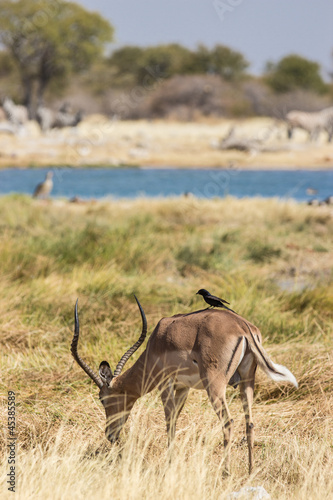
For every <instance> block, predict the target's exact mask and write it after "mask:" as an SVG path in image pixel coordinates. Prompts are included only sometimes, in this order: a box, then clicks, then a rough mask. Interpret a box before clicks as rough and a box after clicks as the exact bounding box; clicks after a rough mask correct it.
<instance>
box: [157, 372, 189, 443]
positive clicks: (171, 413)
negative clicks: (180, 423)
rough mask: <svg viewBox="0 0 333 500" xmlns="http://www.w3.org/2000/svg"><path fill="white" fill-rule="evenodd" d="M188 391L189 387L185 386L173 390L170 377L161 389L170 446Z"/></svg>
mask: <svg viewBox="0 0 333 500" xmlns="http://www.w3.org/2000/svg"><path fill="white" fill-rule="evenodd" d="M188 393H189V389H188V388H186V387H184V388H182V389H177V390H175V388H174V384H173V381H172V380H171V379H170V380H169V381H168V382H167V383H166V385H165V386H164V387H163V390H162V391H161V398H162V402H163V407H164V413H165V421H166V427H167V435H168V445H169V446H171V444H172V442H173V440H174V438H175V434H176V424H177V419H178V417H179V414H180V412H181V411H182V409H183V407H184V404H185V402H186V398H187V395H188Z"/></svg>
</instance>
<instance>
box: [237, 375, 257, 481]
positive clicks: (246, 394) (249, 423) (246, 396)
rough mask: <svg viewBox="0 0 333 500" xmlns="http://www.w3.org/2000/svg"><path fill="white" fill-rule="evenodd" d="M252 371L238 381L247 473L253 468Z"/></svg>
mask: <svg viewBox="0 0 333 500" xmlns="http://www.w3.org/2000/svg"><path fill="white" fill-rule="evenodd" d="M252 372H253V373H251V377H250V378H248V379H247V380H243V381H241V383H240V395H241V399H242V404H243V409H244V413H245V424H246V438H247V446H248V450H249V474H251V472H252V468H253V446H254V424H253V419H252V404H253V392H254V374H255V368H254V370H252Z"/></svg>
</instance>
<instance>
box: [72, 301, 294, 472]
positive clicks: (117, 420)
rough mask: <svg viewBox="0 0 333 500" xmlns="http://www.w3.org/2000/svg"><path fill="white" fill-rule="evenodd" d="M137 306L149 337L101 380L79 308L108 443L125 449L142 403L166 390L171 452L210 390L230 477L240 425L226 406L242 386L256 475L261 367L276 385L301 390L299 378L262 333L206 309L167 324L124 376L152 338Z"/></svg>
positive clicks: (104, 367)
mask: <svg viewBox="0 0 333 500" xmlns="http://www.w3.org/2000/svg"><path fill="white" fill-rule="evenodd" d="M135 299H136V301H137V304H138V307H139V310H140V314H141V318H142V332H141V335H140V337H139V339H138V340H137V342H136V343H135V344H134V345H133V346H132V347H131V348H130V349H129V350H128V351H127V352H126V353H125V354H124V355H123V356H122V358H121V359H120V361H119V363H118V364H117V367H116V369H115V371H114V373H112V371H111V368H110V365H109V363H108V362H107V361H102V363H101V364H100V368H99V375H97V374H96V373H95V372H94V371H93V370H92V369H91V368H90V367H89V366H88V365H87V364H86V363H85V361H83V360H82V358H81V357H80V355H79V354H78V350H77V347H78V341H79V318H78V311H77V302H76V305H75V312H74V319H75V329H74V336H73V340H72V345H71V352H72V355H73V357H74V359H75V360H76V361H77V363H78V364H79V365H80V366H81V368H82V369H83V370H84V371H85V373H86V374H87V375H88V376H89V377H90V378H91V379H92V380H93V381H94V382H95V384H96V385H97V387H98V388H99V397H100V400H101V402H102V404H103V406H104V409H105V413H106V431H105V433H106V437H107V439H108V440H109V441H110V442H111V443H114V442H116V441H118V439H119V434H120V431H121V429H122V427H123V426H124V424H125V422H126V420H127V418H128V416H129V414H130V411H131V409H132V408H133V405H134V403H135V401H136V400H137V399H138V398H140V397H141V396H143V395H144V394H147V393H148V392H150V391H152V390H153V389H154V388H158V389H159V390H160V391H161V398H162V403H163V406H164V412H165V420H166V427H167V434H168V443H169V446H170V445H171V444H172V441H173V439H174V437H175V432H176V422H177V419H178V416H179V414H180V412H181V410H182V408H183V406H184V404H185V401H186V398H187V396H188V393H189V390H190V388H194V389H205V390H206V391H207V394H208V397H209V399H210V402H211V404H212V406H213V408H214V410H215V412H216V414H217V416H218V418H219V420H220V421H221V423H222V426H223V433H224V448H225V469H226V472H228V471H229V460H230V458H229V456H230V444H231V438H232V428H233V420H232V418H231V415H230V412H229V409H228V405H227V401H226V388H227V385H228V383H233V384H234V383H235V382H238V383H239V386H240V394H241V399H242V403H243V408H244V412H245V422H246V435H247V443H248V453H249V471H250V472H251V470H252V467H253V444H254V426H253V420H252V401H253V390H254V380H255V372H256V368H257V366H260V368H261V369H262V370H263V371H264V372H265V373H266V375H268V376H269V377H271V378H272V379H273V380H275V381H276V382H290V383H292V384H293V385H294V386H295V387H297V381H296V379H295V377H294V375H293V374H292V373H291V372H290V371H289V370H288V369H287V368H285V367H284V366H281V365H278V364H276V363H273V361H272V360H271V359H270V358H269V356H268V354H267V353H266V351H265V350H264V348H263V347H262V345H261V333H260V331H259V329H258V328H257V327H256V326H254V325H252V324H251V323H249V322H248V321H246V320H245V319H244V318H242V317H241V316H239V315H237V314H235V313H233V312H231V311H229V310H225V309H204V310H199V311H195V312H192V313H188V314H177V315H175V316H172V317H170V318H163V319H161V320H160V321H159V323H158V324H157V326H156V328H155V329H154V331H153V333H152V334H151V336H150V338H149V341H148V343H147V347H146V349H145V350H144V352H143V353H142V354H141V356H140V357H139V358H138V360H137V361H136V362H135V363H134V365H133V366H132V367H131V368H129V369H128V370H126V371H125V372H124V373H121V372H122V369H123V368H124V365H125V363H126V362H127V361H128V359H129V358H130V357H131V356H132V354H133V353H134V352H135V351H136V350H137V349H138V348H139V347H140V345H141V344H142V343H143V341H144V339H145V337H146V334H147V320H146V316H145V313H144V311H143V308H142V307H141V305H140V302H139V301H138V299H137V298H136V297H135Z"/></svg>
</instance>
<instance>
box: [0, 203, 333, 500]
mask: <svg viewBox="0 0 333 500" xmlns="http://www.w3.org/2000/svg"><path fill="white" fill-rule="evenodd" d="M0 210H1V221H0V225H1V239H0V273H1V274H0V275H1V287H0V311H1V314H0V332H1V339H0V341H1V421H2V422H4V427H3V431H2V433H1V449H2V461H1V462H2V465H1V484H0V496H1V498H4V499H6V498H13V496H12V495H13V493H12V492H10V491H7V487H8V484H6V480H7V478H6V474H7V473H8V472H9V465H8V463H7V458H8V451H7V444H8V435H7V429H6V425H7V424H6V423H7V391H9V390H11V391H14V392H15V397H16V405H17V406H16V425H17V437H18V439H17V443H16V464H15V467H16V470H15V472H16V493H15V498H17V499H24V500H28V499H34V500H35V499H45V498H50V499H59V500H60V499H61V500H62V499H70V500H73V499H86V498H89V499H95V498H96V499H97V498H112V499H113V500H118V499H127V498H128V499H156V498H161V499H194V498H203V499H219V500H223V499H224V498H227V495H228V494H229V493H230V492H232V491H238V490H239V489H240V488H241V487H242V486H244V485H251V486H258V485H261V486H263V487H264V488H265V489H266V490H267V491H268V492H269V493H270V494H271V497H272V499H291V498H292V499H294V498H295V499H299V500H304V499H306V500H311V499H318V498H320V499H327V500H328V499H331V498H332V495H333V475H332V470H333V438H332V428H333V359H332V346H333V341H332V339H333V317H332V310H333V280H332V264H333V213H332V209H330V208H329V207H327V206H326V207H308V206H303V205H299V204H296V203H292V202H288V203H287V202H278V201H276V200H260V199H257V200H255V199H254V200H234V199H232V198H227V199H224V200H212V201H206V200H201V201H198V200H196V199H194V198H179V199H173V200H155V201H147V200H136V201H121V202H117V203H116V202H105V203H104V202H99V203H82V204H70V203H66V202H61V201H53V202H49V203H48V202H41V201H33V200H31V199H29V198H27V197H21V196H20V197H14V196H11V197H3V198H0ZM202 287H203V288H207V289H208V290H210V291H211V292H213V293H215V294H216V295H219V296H222V297H224V298H225V299H227V300H229V301H230V303H231V307H232V308H233V309H234V310H236V311H237V312H239V313H240V314H241V315H242V316H244V317H246V318H247V319H248V320H249V321H251V322H253V323H254V324H256V325H257V326H258V327H259V328H260V330H261V332H262V334H263V342H264V345H265V347H266V349H267V351H268V352H269V353H270V355H271V356H272V358H273V359H274V361H276V362H278V363H281V364H284V365H285V366H287V367H288V368H289V369H290V370H291V371H292V372H293V373H294V374H295V376H296V378H297V379H298V381H299V389H298V390H296V389H294V388H293V387H291V386H289V385H288V386H283V385H277V384H275V383H274V382H272V381H270V380H268V379H267V378H265V376H264V375H263V374H262V373H261V372H259V373H258V376H257V385H256V392H255V403H254V409H253V413H254V422H255V429H256V439H255V467H254V472H253V474H252V475H251V476H250V477H249V476H248V474H247V446H246V442H245V441H244V439H243V436H244V427H245V426H244V416H243V412H242V410H241V404H240V401H239V397H238V391H237V390H236V391H235V390H233V389H231V388H230V389H229V390H228V398H229V401H230V409H231V412H232V415H233V418H234V421H235V435H234V443H233V448H232V454H231V469H232V473H231V476H230V477H228V478H227V479H224V478H223V477H222V470H223V436H222V432H221V428H220V425H219V423H218V420H217V418H216V416H215V414H214V411H213V409H212V408H211V406H210V403H209V402H208V399H207V396H206V395H205V393H204V392H202V391H191V392H190V397H189V399H188V402H187V404H186V406H185V408H184V410H183V412H182V414H181V416H180V418H179V423H178V432H177V436H176V443H175V452H174V454H173V457H172V460H171V462H169V455H168V453H167V448H166V444H167V439H166V432H165V423H164V413H163V409H162V405H161V403H160V400H159V396H158V394H157V393H156V392H153V393H151V394H149V395H147V396H145V397H143V398H141V399H140V400H139V401H138V402H137V403H136V405H135V406H134V409H133V411H132V413H131V417H130V418H129V420H128V422H127V424H126V426H125V428H124V431H123V433H122V436H121V438H122V439H121V448H122V450H121V458H120V457H119V454H118V452H119V449H117V447H113V448H112V447H111V445H110V444H109V443H108V442H107V441H106V439H105V437H104V425H105V414H104V410H103V408H102V406H101V404H100V402H99V400H98V390H97V388H96V386H95V385H94V384H93V383H92V381H91V380H90V379H88V377H87V376H86V375H85V374H84V372H83V371H82V370H81V369H80V368H79V367H78V366H77V365H76V364H75V363H74V361H73V360H72V358H71V355H70V342H71V338H72V331H73V309H74V304H75V300H76V298H77V297H78V298H79V311H80V321H81V344H80V352H81V355H82V357H83V358H84V359H85V360H86V361H88V362H89V364H90V365H91V366H92V367H93V368H94V369H95V370H97V368H98V365H99V363H100V361H102V360H103V359H107V360H108V361H109V362H110V364H111V366H112V367H113V368H114V367H115V365H116V363H117V361H118V360H119V358H120V357H121V355H122V354H123V352H124V351H125V350H126V349H127V348H128V347H129V346H130V345H131V343H133V341H134V340H136V338H137V336H138V335H139V332H140V329H141V320H140V315H139V312H138V310H137V306H136V304H135V300H134V298H133V293H135V294H136V295H137V296H138V298H139V300H140V302H141V304H142V305H143V307H144V310H145V312H146V315H147V320H148V328H149V333H150V332H151V331H152V330H153V327H154V326H155V325H156V323H157V321H158V320H159V319H160V318H161V317H162V316H170V315H172V314H176V313H179V312H189V311H193V310H196V309H199V308H201V307H202V305H203V303H202V299H201V298H199V297H198V296H196V295H195V292H196V291H197V290H198V289H199V288H202ZM142 349H143V348H141V350H142ZM141 350H140V351H141ZM137 356H138V353H136V354H135V355H134V356H133V360H134V359H136V358H137ZM131 362H132V361H130V362H129V363H128V365H129V366H130V365H131Z"/></svg>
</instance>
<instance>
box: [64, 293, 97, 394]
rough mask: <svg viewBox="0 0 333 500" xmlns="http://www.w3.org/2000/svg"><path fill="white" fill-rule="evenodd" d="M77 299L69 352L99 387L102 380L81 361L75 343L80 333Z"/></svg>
mask: <svg viewBox="0 0 333 500" xmlns="http://www.w3.org/2000/svg"><path fill="white" fill-rule="evenodd" d="M78 300H79V299H77V301H76V304H75V310H74V321H75V329H74V336H73V340H72V345H71V353H72V356H73V358H74V359H75V361H76V362H77V363H78V365H80V366H81V368H82V370H84V371H85V372H86V374H87V375H88V376H89V377H90V378H91V379H92V380H93V381H94V382H95V384H96V385H97V387H99V388H100V389H101V388H102V387H103V382H102V381H101V379H100V378H99V376H98V375H96V373H95V372H94V371H93V370H92V369H91V368H90V366H88V365H87V363H85V362H84V361H83V359H81V358H80V356H79V354H78V352H77V344H78V342H79V334H80V331H79V315H78V312H77V303H78Z"/></svg>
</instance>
